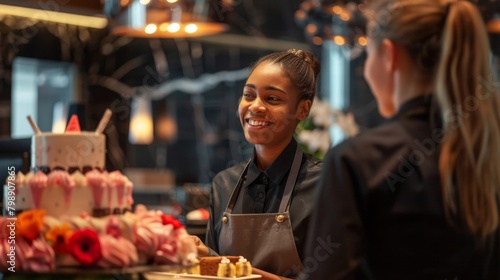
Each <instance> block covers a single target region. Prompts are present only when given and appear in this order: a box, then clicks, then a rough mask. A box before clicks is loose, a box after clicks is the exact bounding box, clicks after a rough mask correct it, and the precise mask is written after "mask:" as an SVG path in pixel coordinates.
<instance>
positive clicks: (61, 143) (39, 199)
mask: <svg viewBox="0 0 500 280" xmlns="http://www.w3.org/2000/svg"><path fill="white" fill-rule="evenodd" d="M31 141H32V144H31V150H32V154H31V169H32V171H31V172H30V173H28V174H26V175H23V174H22V173H19V174H17V176H16V191H17V194H16V210H17V211H22V210H28V209H44V210H45V211H46V214H47V215H49V216H53V217H60V216H63V215H67V216H78V215H80V214H81V213H84V212H85V213H88V214H89V215H92V216H105V215H108V214H111V213H114V214H121V213H123V212H125V211H127V210H130V208H131V205H132V203H133V200H132V188H133V184H132V182H130V180H128V178H127V177H126V176H124V175H123V174H121V173H120V171H113V172H111V173H108V172H107V171H105V151H106V150H105V142H106V141H105V137H104V135H103V134H102V133H100V132H87V131H83V132H81V131H80V126H79V123H78V119H77V117H76V116H73V117H72V118H71V120H70V122H69V123H68V127H67V129H66V132H65V133H59V134H57V133H40V134H35V135H33V137H32V140H31ZM4 199H6V198H4Z"/></svg>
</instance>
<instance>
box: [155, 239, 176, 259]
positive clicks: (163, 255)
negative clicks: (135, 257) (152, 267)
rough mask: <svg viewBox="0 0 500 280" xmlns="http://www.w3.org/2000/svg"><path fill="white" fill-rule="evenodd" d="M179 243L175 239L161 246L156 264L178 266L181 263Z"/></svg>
mask: <svg viewBox="0 0 500 280" xmlns="http://www.w3.org/2000/svg"><path fill="white" fill-rule="evenodd" d="M179 246H180V244H179V242H178V240H175V239H170V240H169V241H168V242H165V243H163V244H161V245H160V248H159V249H158V250H157V251H156V255H155V262H156V263H158V264H177V263H179V258H178V254H177V251H178V249H179Z"/></svg>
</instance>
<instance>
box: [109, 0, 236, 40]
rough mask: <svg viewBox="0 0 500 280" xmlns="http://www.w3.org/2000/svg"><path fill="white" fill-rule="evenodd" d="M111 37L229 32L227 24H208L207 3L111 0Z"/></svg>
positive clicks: (187, 0) (180, 35)
mask: <svg viewBox="0 0 500 280" xmlns="http://www.w3.org/2000/svg"><path fill="white" fill-rule="evenodd" d="M107 3H115V7H112V6H109V5H111V4H108V7H109V8H108V9H106V10H107V11H108V14H110V16H112V17H113V18H114V19H113V21H112V28H111V34H114V35H119V36H130V37H146V38H147V37H150V38H182V37H198V36H206V35H212V34H216V33H221V32H224V31H226V29H227V25H225V24H221V23H215V22H208V21H207V14H208V8H209V7H208V4H207V2H206V1H205V0H121V1H116V0H107Z"/></svg>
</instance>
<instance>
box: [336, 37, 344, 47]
mask: <svg viewBox="0 0 500 280" xmlns="http://www.w3.org/2000/svg"><path fill="white" fill-rule="evenodd" d="M333 42H335V44H337V45H339V46H342V45H344V44H345V39H344V37H342V36H335V37H333Z"/></svg>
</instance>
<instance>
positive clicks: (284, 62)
mask: <svg viewBox="0 0 500 280" xmlns="http://www.w3.org/2000/svg"><path fill="white" fill-rule="evenodd" d="M263 62H269V63H274V64H278V65H280V66H281V68H282V69H283V72H284V73H285V75H286V76H287V77H288V78H289V79H290V82H291V83H292V85H293V86H294V87H295V88H297V89H298V91H299V92H300V98H299V100H311V102H312V101H313V100H314V96H315V94H316V84H317V79H318V75H319V72H320V70H321V65H320V62H319V60H318V59H317V58H316V57H315V56H314V54H313V53H312V52H310V51H303V50H295V49H290V50H288V51H283V52H275V53H271V54H268V55H266V56H264V57H262V58H260V59H259V60H258V61H257V62H256V63H255V64H253V65H252V66H251V68H250V72H253V70H254V69H255V68H256V67H257V66H259V65H260V64H261V63H263Z"/></svg>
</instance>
